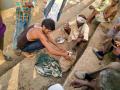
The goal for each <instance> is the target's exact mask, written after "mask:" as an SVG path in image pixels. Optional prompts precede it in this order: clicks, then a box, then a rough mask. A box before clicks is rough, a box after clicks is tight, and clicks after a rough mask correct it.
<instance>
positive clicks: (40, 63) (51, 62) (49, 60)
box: [35, 53, 62, 77]
mask: <svg viewBox="0 0 120 90" xmlns="http://www.w3.org/2000/svg"><path fill="white" fill-rule="evenodd" d="M36 59H37V62H36V64H35V68H36V70H37V72H38V73H39V74H41V75H43V76H54V77H62V71H61V68H60V65H59V63H58V61H57V60H56V59H54V58H53V57H50V56H49V55H48V54H43V53H41V54H39V55H38V56H37V58H36Z"/></svg>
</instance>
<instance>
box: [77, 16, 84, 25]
mask: <svg viewBox="0 0 120 90" xmlns="http://www.w3.org/2000/svg"><path fill="white" fill-rule="evenodd" d="M77 22H79V23H86V19H85V18H83V17H81V16H77Z"/></svg>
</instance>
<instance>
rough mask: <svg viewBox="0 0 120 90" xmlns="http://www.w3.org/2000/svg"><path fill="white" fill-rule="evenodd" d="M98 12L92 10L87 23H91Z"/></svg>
mask: <svg viewBox="0 0 120 90" xmlns="http://www.w3.org/2000/svg"><path fill="white" fill-rule="evenodd" d="M97 13H98V12H97V11H95V10H94V11H93V12H92V14H91V15H90V16H89V17H88V19H87V21H88V23H91V22H92V20H93V19H94V18H95V15H96V14H97Z"/></svg>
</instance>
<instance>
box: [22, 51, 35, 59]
mask: <svg viewBox="0 0 120 90" xmlns="http://www.w3.org/2000/svg"><path fill="white" fill-rule="evenodd" d="M22 54H23V55H24V56H25V57H26V58H31V57H33V56H34V54H33V53H27V52H22Z"/></svg>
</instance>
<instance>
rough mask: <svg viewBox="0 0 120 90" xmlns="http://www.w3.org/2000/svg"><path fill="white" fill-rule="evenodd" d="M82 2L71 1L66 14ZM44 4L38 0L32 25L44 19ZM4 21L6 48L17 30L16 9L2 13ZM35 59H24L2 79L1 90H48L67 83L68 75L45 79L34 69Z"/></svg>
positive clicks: (77, 0) (0, 80)
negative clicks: (52, 86)
mask: <svg viewBox="0 0 120 90" xmlns="http://www.w3.org/2000/svg"><path fill="white" fill-rule="evenodd" d="M79 2H80V0H69V2H68V5H67V6H66V7H65V9H64V11H63V12H65V11H66V10H67V9H69V8H70V7H72V6H74V5H76V4H78V3H79ZM43 9H44V4H43V1H42V0H38V5H37V6H36V8H35V9H34V10H33V12H36V13H33V17H32V20H31V24H33V23H36V22H40V20H41V19H42V18H43ZM2 15H3V20H4V22H5V24H6V26H7V31H6V33H5V42H4V46H5V47H6V46H7V45H8V44H9V43H11V42H12V36H13V32H14V30H15V8H13V7H12V8H10V9H7V10H4V11H3V12H2ZM34 64H35V57H33V58H30V59H29V58H27V59H24V60H23V61H22V62H20V63H19V64H17V65H16V66H15V67H14V68H13V69H11V70H9V71H8V72H7V73H6V74H4V75H3V76H2V77H0V90H46V89H47V87H48V86H50V85H52V84H54V83H61V84H63V82H64V81H65V78H66V77H67V75H68V73H66V74H64V75H63V78H53V77H43V76H40V75H39V74H38V73H36V71H35V69H34Z"/></svg>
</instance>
